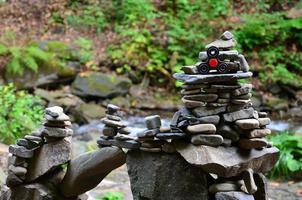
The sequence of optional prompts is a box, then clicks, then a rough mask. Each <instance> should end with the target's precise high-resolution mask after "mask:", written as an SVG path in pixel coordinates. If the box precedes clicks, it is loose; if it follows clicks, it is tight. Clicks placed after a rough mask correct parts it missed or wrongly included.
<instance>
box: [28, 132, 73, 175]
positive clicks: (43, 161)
mask: <svg viewBox="0 0 302 200" xmlns="http://www.w3.org/2000/svg"><path fill="white" fill-rule="evenodd" d="M70 159H71V143H70V141H69V140H68V139H67V138H65V139H62V140H59V141H57V142H52V143H48V144H44V145H43V146H41V148H39V149H38V150H36V151H35V156H34V157H33V158H32V159H30V160H29V168H28V172H27V177H26V180H27V181H33V180H36V179H37V178H39V177H41V176H43V175H44V174H46V173H48V172H49V171H52V170H54V169H55V168H57V167H58V166H60V165H62V164H65V163H67V162H68V161H69V160H70Z"/></svg>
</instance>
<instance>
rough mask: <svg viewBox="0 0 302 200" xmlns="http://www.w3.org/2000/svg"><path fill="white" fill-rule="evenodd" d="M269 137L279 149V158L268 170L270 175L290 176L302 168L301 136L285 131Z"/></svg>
mask: <svg viewBox="0 0 302 200" xmlns="http://www.w3.org/2000/svg"><path fill="white" fill-rule="evenodd" d="M269 139H270V141H272V142H273V145H274V146H276V147H277V148H279V150H280V157H279V160H278V162H277V164H276V165H275V167H274V168H273V169H272V170H271V171H270V172H269V176H270V177H280V176H290V175H291V174H293V173H294V172H297V171H301V170H302V136H299V135H290V134H289V133H288V132H285V133H279V134H277V135H273V136H271V137H269Z"/></svg>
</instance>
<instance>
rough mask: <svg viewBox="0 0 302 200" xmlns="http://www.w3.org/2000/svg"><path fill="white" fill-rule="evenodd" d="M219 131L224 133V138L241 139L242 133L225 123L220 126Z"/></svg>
mask: <svg viewBox="0 0 302 200" xmlns="http://www.w3.org/2000/svg"><path fill="white" fill-rule="evenodd" d="M217 133H218V134H220V135H222V136H223V137H224V138H228V139H231V140H232V141H233V142H236V141H238V140H239V139H240V135H239V134H238V133H237V132H236V131H235V130H234V129H233V128H231V127H230V126H229V125H226V124H223V125H221V126H219V127H218V130H217Z"/></svg>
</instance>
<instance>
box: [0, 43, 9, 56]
mask: <svg viewBox="0 0 302 200" xmlns="http://www.w3.org/2000/svg"><path fill="white" fill-rule="evenodd" d="M7 53H8V48H7V47H6V46H5V45H4V44H0V56H3V55H5V54H7Z"/></svg>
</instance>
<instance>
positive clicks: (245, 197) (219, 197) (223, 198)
mask: <svg viewBox="0 0 302 200" xmlns="http://www.w3.org/2000/svg"><path fill="white" fill-rule="evenodd" d="M215 200H255V199H254V197H253V196H252V195H249V194H245V193H244V192H218V193H216V194H215Z"/></svg>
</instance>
